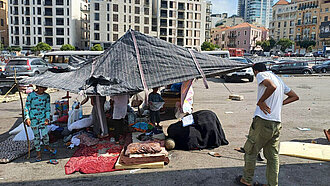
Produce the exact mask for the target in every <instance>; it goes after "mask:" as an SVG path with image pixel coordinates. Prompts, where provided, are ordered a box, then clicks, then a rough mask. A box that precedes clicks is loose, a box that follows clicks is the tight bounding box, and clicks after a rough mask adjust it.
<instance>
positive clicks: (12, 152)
mask: <svg viewBox="0 0 330 186" xmlns="http://www.w3.org/2000/svg"><path fill="white" fill-rule="evenodd" d="M13 138H14V136H10V137H9V138H7V139H6V140H5V141H2V142H0V163H9V162H11V161H13V160H14V159H16V158H19V157H21V156H23V155H25V154H26V153H28V144H27V142H26V141H13ZM30 146H31V150H32V149H33V148H34V147H33V143H32V141H30Z"/></svg>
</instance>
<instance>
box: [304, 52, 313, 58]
mask: <svg viewBox="0 0 330 186" xmlns="http://www.w3.org/2000/svg"><path fill="white" fill-rule="evenodd" d="M304 57H314V55H313V53H306V54H305V56H304Z"/></svg>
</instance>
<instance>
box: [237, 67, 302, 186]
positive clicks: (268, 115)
mask: <svg viewBox="0 0 330 186" xmlns="http://www.w3.org/2000/svg"><path fill="white" fill-rule="evenodd" d="M252 69H253V72H254V75H255V76H256V79H257V82H258V96H257V100H258V102H257V108H256V111H255V113H254V118H253V122H252V125H251V127H250V131H249V135H248V139H247V140H246V142H245V145H244V150H245V155H244V161H245V165H244V174H243V176H239V177H237V178H236V180H237V181H238V182H239V183H240V184H241V185H252V180H253V176H254V170H255V166H256V158H257V155H258V153H259V152H260V150H261V149H263V152H264V156H265V158H266V159H267V168H266V177H267V181H268V184H266V185H270V186H277V185H278V173H279V157H278V145H279V136H280V130H281V128H282V126H281V110H282V105H286V104H289V103H292V102H294V101H297V100H298V99H299V97H298V96H297V94H296V93H295V92H294V91H293V90H291V89H290V88H289V87H288V86H287V85H286V84H285V83H284V82H283V81H282V80H281V79H280V78H279V77H278V76H276V75H275V74H273V73H272V72H268V71H267V72H266V66H265V65H264V64H262V63H256V64H254V65H253V67H252ZM284 95H287V98H286V99H284V97H285V96H284Z"/></svg>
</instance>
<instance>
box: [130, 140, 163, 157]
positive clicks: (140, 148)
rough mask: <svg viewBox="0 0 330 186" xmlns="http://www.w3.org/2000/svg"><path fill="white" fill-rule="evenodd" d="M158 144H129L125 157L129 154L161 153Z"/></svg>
mask: <svg viewBox="0 0 330 186" xmlns="http://www.w3.org/2000/svg"><path fill="white" fill-rule="evenodd" d="M161 151H162V149H161V148H160V144H159V143H131V144H129V145H128V146H127V149H126V152H125V155H126V156H129V155H130V154H148V153H151V154H154V153H158V152H161Z"/></svg>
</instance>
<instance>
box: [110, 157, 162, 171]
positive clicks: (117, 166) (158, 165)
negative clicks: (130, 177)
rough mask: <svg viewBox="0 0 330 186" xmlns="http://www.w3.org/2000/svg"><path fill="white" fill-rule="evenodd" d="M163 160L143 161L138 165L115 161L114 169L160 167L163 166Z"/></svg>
mask: <svg viewBox="0 0 330 186" xmlns="http://www.w3.org/2000/svg"><path fill="white" fill-rule="evenodd" d="M164 166H165V165H164V162H155V163H144V164H139V165H122V164H120V163H119V158H118V161H117V162H116V165H115V169H160V168H164Z"/></svg>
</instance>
